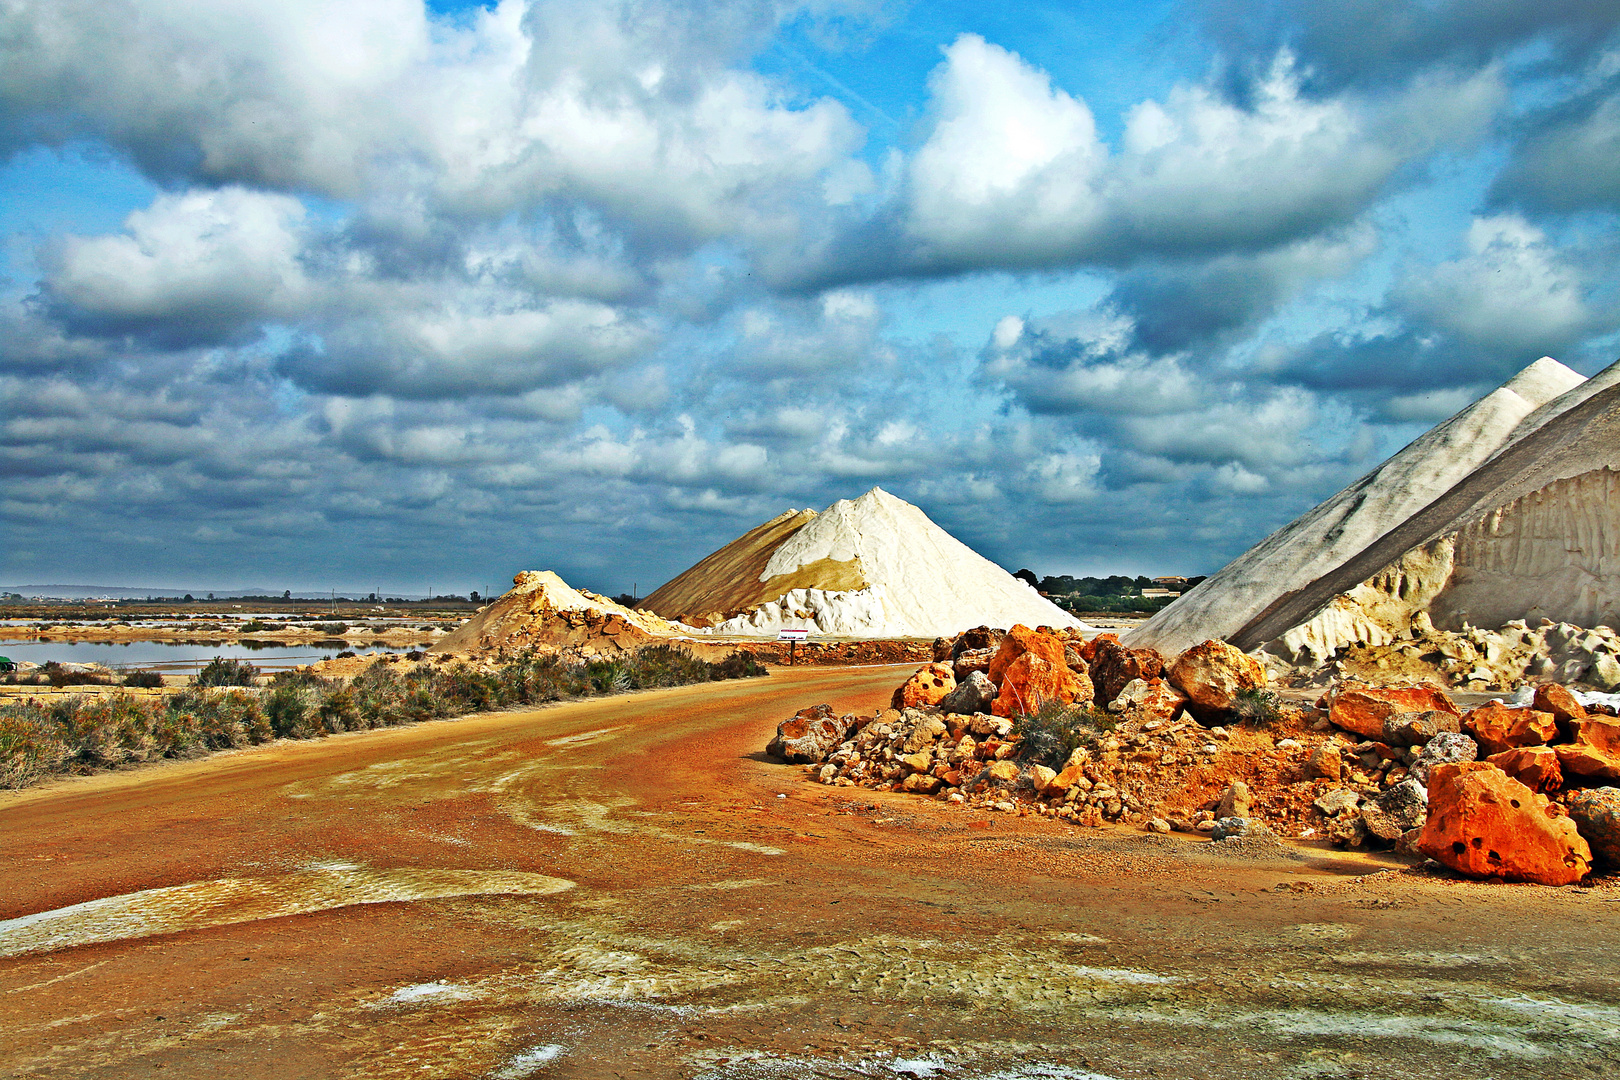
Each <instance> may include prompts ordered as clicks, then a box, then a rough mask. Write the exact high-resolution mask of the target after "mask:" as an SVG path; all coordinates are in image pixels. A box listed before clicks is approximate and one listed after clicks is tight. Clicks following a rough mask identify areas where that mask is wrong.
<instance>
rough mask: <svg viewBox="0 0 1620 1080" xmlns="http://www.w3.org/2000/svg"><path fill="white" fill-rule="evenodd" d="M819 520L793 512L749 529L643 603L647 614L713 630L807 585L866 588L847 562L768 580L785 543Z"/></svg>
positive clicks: (804, 512) (810, 512)
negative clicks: (730, 618) (768, 569)
mask: <svg viewBox="0 0 1620 1080" xmlns="http://www.w3.org/2000/svg"><path fill="white" fill-rule="evenodd" d="M815 519H816V512H815V511H814V510H789V511H787V512H786V513H784V514H778V515H777V516H776V517H774V518H772V519H771V520H769V521H767V522H766V523H765V524H763V525H760V526H758V527H757V528H753V529H749V530H748V531H747V532H746V533H744V534H743V535H741V536H739V537H737V539H735V540H733V541H732V542H731V543H729V544H727V545H726V546H725V547H723V548H721V549H720V550H719V551H716V552H715V553H714V554H713V555H710V556H709V557H708V558H706V559H704V560H703V561H702V562H700V563H698V564H697V565H696V566H694V567H692V568H691V569H690V570H688V571H686V572H685V573H684V574H682V575H681V576H680V577H677V578H675V579H674V580H673V581H670V582H668V583H667V584H665V585H663V586H662V587H660V588H659V589H658V591H657V592H655V593H653V594H652V595H651V596H649V597H647V598H646V599H645V600H643V601H642V604H643V606H644V607H646V608H647V610H649V611H656V612H658V613H659V614H660V615H664V616H666V617H668V618H671V619H678V620H680V621H681V622H683V623H690V624H691V625H693V626H713V625H714V624H715V623H718V622H722V621H724V620H725V619H726V618H727V617H728V616H730V615H734V614H736V613H737V612H740V611H752V610H753V609H754V608H756V607H758V606H759V605H761V604H763V603H765V602H767V601H769V600H775V599H777V598H779V597H781V596H783V595H785V594H786V593H788V592H790V591H792V590H794V589H798V588H804V587H807V586H809V587H816V588H821V589H831V590H852V589H863V588H865V587H866V582H865V580H863V579H862V578H861V576H860V569H859V568H858V567H857V566H856V564H855V562H854V561H853V560H851V561H850V562H848V563H824V564H819V565H812V566H803V567H799V568H797V569H796V570H795V571H794V572H793V573H791V574H788V575H786V576H784V577H770V576H767V575H766V574H765V567H766V564H768V563H769V562H770V560H771V556H772V555H773V554H775V552H776V549H777V548H779V547H781V546H782V544H783V542H784V541H786V540H787V538H788V537H790V536H792V535H793V534H794V533H796V532H798V531H799V530H800V529H802V528H803V527H804V526H806V525H808V524H809V523H810V522H812V521H814V520H815Z"/></svg>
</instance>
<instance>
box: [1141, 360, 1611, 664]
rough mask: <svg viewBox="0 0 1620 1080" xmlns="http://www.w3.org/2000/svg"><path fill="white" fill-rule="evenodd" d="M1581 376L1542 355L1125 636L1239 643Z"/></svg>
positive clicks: (1172, 642)
mask: <svg viewBox="0 0 1620 1080" xmlns="http://www.w3.org/2000/svg"><path fill="white" fill-rule="evenodd" d="M1582 381H1583V380H1582V379H1581V376H1580V375H1578V374H1576V373H1575V372H1573V371H1571V370H1570V369H1569V368H1567V367H1565V366H1564V365H1563V364H1560V363H1559V362H1558V361H1556V360H1554V359H1552V358H1551V357H1542V358H1541V359H1540V360H1537V361H1536V362H1535V363H1533V364H1531V365H1530V366H1529V367H1527V368H1525V369H1524V370H1523V371H1521V372H1519V374H1517V375H1515V376H1514V377H1513V378H1512V379H1510V380H1509V381H1508V382H1506V383H1504V384H1503V385H1502V386H1500V387H1498V388H1497V389H1496V390H1494V391H1492V392H1491V393H1489V394H1487V395H1486V396H1485V397H1483V398H1481V399H1480V400H1479V401H1477V402H1475V403H1474V404H1473V405H1470V406H1469V407H1468V408H1466V409H1464V410H1462V411H1461V412H1459V413H1458V414H1457V415H1455V416H1453V417H1451V419H1449V420H1446V421H1445V422H1444V423H1441V424H1439V425H1437V426H1436V427H1434V428H1433V429H1431V430H1430V431H1428V432H1427V433H1426V434H1424V435H1423V436H1422V437H1420V438H1418V439H1417V440H1416V441H1414V442H1413V443H1412V444H1411V445H1409V446H1407V447H1406V448H1405V449H1404V450H1402V451H1401V452H1400V453H1398V454H1396V455H1395V456H1394V457H1392V458H1390V459H1389V460H1388V461H1386V462H1384V463H1383V464H1382V465H1380V466H1378V468H1376V469H1374V470H1373V471H1372V472H1370V473H1368V474H1367V475H1366V476H1363V477H1362V478H1361V479H1360V480H1357V481H1356V482H1355V483H1353V484H1351V485H1350V486H1349V487H1347V488H1345V489H1344V490H1343V491H1341V492H1339V493H1338V494H1337V495H1335V496H1333V497H1332V498H1331V499H1328V500H1327V501H1326V502H1324V503H1322V504H1321V505H1320V506H1317V507H1316V508H1315V509H1314V510H1311V511H1309V512H1308V513H1306V514H1304V515H1303V516H1301V517H1299V518H1298V519H1296V520H1294V521H1292V522H1290V523H1289V524H1287V525H1284V526H1283V527H1282V528H1281V529H1278V530H1277V531H1276V532H1274V533H1272V534H1271V535H1270V536H1268V537H1266V538H1265V539H1264V540H1262V541H1261V542H1260V543H1258V544H1256V545H1255V546H1254V547H1252V548H1250V549H1249V550H1248V551H1246V552H1244V553H1243V554H1242V555H1240V556H1238V557H1237V558H1236V559H1234V560H1233V561H1232V562H1231V563H1229V564H1227V566H1226V567H1224V568H1223V569H1222V570H1220V571H1219V572H1218V573H1216V574H1214V575H1212V576H1211V577H1210V578H1208V579H1207V580H1205V581H1204V582H1202V583H1201V584H1199V585H1198V587H1197V588H1195V589H1193V590H1192V591H1191V592H1189V593H1188V594H1187V595H1185V596H1183V597H1181V598H1180V599H1179V600H1177V601H1176V602H1175V603H1174V604H1172V605H1170V606H1169V607H1167V608H1165V609H1164V610H1163V611H1161V612H1159V613H1158V614H1157V615H1155V616H1154V617H1153V618H1151V619H1149V620H1148V621H1147V622H1146V623H1144V624H1143V625H1142V626H1140V627H1138V628H1137V629H1135V630H1133V631H1131V632H1130V633H1129V634H1127V635H1126V636H1125V642H1126V643H1127V644H1129V645H1131V646H1132V647H1133V648H1153V649H1157V650H1158V651H1159V652H1161V653H1164V654H1165V655H1167V656H1174V655H1176V654H1177V653H1180V652H1183V651H1185V650H1187V649H1189V648H1191V647H1192V646H1193V645H1196V644H1197V643H1198V642H1200V641H1203V640H1205V639H1208V638H1227V639H1230V638H1232V637H1234V636H1236V635H1237V634H1238V633H1239V631H1241V630H1242V629H1243V628H1244V627H1245V626H1247V625H1248V624H1249V623H1250V622H1251V621H1252V620H1254V619H1255V618H1256V616H1259V615H1260V614H1261V613H1262V612H1264V611H1266V610H1267V608H1268V607H1270V606H1271V605H1273V604H1274V603H1275V602H1277V600H1278V599H1279V598H1280V597H1284V596H1287V595H1288V594H1290V593H1293V592H1295V591H1297V590H1300V589H1303V588H1304V587H1306V586H1307V585H1309V584H1310V583H1312V582H1313V581H1316V580H1317V579H1319V578H1321V577H1322V576H1323V575H1324V574H1327V573H1329V572H1331V571H1333V570H1335V569H1337V568H1338V567H1340V566H1342V565H1343V564H1344V563H1345V562H1347V561H1348V560H1349V559H1351V558H1353V557H1354V556H1356V555H1357V554H1359V553H1360V552H1361V551H1362V550H1363V549H1365V548H1366V547H1367V545H1369V544H1371V543H1372V542H1373V541H1375V540H1377V539H1378V538H1379V537H1381V536H1383V535H1385V534H1386V533H1388V532H1389V531H1390V530H1391V529H1393V528H1395V527H1396V526H1398V525H1400V524H1401V523H1402V522H1404V521H1406V520H1407V519H1408V518H1410V517H1411V516H1412V515H1413V514H1415V513H1417V512H1418V511H1419V510H1421V509H1423V507H1425V506H1427V505H1428V504H1429V503H1430V502H1432V501H1433V500H1434V499H1435V498H1437V497H1439V496H1440V495H1441V494H1443V493H1444V492H1445V491H1446V490H1447V489H1449V488H1450V487H1451V486H1452V485H1454V484H1456V483H1457V482H1458V481H1459V480H1462V479H1463V478H1464V477H1466V476H1467V475H1468V474H1469V473H1471V472H1472V471H1473V470H1474V469H1476V468H1477V467H1478V466H1479V465H1480V464H1482V463H1483V462H1484V461H1485V460H1486V459H1488V458H1489V457H1490V456H1491V455H1492V454H1494V453H1495V452H1496V451H1497V449H1498V448H1500V447H1501V446H1502V445H1503V444H1504V443H1506V442H1508V441H1509V440H1511V439H1512V438H1513V437H1514V435H1515V433H1516V431H1517V429H1518V427H1519V425H1520V424H1521V422H1523V421H1524V420H1525V418H1526V417H1528V416H1531V415H1532V414H1534V413H1535V412H1536V411H1537V410H1538V409H1539V408H1540V407H1542V406H1544V405H1546V404H1547V403H1548V402H1550V401H1553V400H1554V399H1556V398H1558V397H1559V396H1560V395H1562V394H1564V393H1566V392H1567V391H1570V390H1571V389H1572V388H1576V387H1579V386H1580V385H1581V383H1582Z"/></svg>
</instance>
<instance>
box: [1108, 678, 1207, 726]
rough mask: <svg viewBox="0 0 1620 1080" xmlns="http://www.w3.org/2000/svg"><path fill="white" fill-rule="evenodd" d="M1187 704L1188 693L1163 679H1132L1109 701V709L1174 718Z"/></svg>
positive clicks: (1116, 711) (1155, 717)
mask: <svg viewBox="0 0 1620 1080" xmlns="http://www.w3.org/2000/svg"><path fill="white" fill-rule="evenodd" d="M1093 685H1095V684H1093ZM1099 700H1100V699H1099ZM1186 704H1187V695H1186V694H1183V693H1182V692H1181V691H1180V690H1177V689H1176V688H1175V687H1173V686H1171V685H1170V684H1169V683H1167V682H1165V681H1164V680H1163V679H1153V680H1152V681H1148V680H1145V679H1132V680H1131V681H1130V682H1128V683H1126V684H1125V686H1124V688H1123V689H1122V690H1120V692H1119V693H1118V694H1117V695H1116V696H1115V697H1114V698H1113V700H1111V701H1109V702H1108V711H1109V712H1115V713H1122V712H1131V713H1135V714H1136V715H1138V716H1140V717H1143V718H1144V719H1150V720H1172V719H1174V718H1175V715H1176V713H1178V712H1180V711H1181V709H1182V706H1184V705H1186Z"/></svg>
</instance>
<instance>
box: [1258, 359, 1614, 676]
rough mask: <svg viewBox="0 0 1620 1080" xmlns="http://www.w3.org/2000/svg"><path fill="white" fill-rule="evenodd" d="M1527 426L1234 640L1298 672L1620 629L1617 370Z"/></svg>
mask: <svg viewBox="0 0 1620 1080" xmlns="http://www.w3.org/2000/svg"><path fill="white" fill-rule="evenodd" d="M1591 383H1595V384H1597V385H1598V389H1597V390H1596V391H1595V392H1591V391H1589V389H1588V385H1587V384H1583V385H1581V386H1578V387H1576V388H1575V389H1574V390H1571V391H1570V392H1569V393H1567V394H1565V395H1563V396H1562V397H1561V398H1559V399H1557V400H1555V401H1553V402H1552V403H1550V406H1551V407H1549V408H1546V409H1544V410H1541V411H1540V415H1539V416H1533V417H1532V418H1531V420H1532V421H1539V424H1538V425H1537V426H1534V427H1532V426H1531V424H1529V423H1525V424H1521V425H1520V427H1519V429H1518V430H1517V431H1516V432H1515V433H1514V434H1515V437H1514V438H1512V439H1511V440H1510V441H1509V442H1508V443H1507V445H1505V446H1504V447H1503V448H1502V449H1501V450H1499V451H1498V452H1497V453H1496V455H1495V456H1493V457H1492V458H1491V459H1490V460H1489V461H1487V462H1485V463H1484V464H1483V465H1481V466H1480V467H1479V468H1477V469H1475V470H1474V471H1473V472H1471V473H1469V475H1468V476H1466V477H1464V478H1463V479H1462V480H1461V481H1459V482H1458V483H1456V484H1454V485H1453V486H1452V487H1451V488H1449V489H1448V490H1447V491H1446V492H1445V493H1444V494H1442V495H1441V496H1440V497H1438V498H1436V499H1435V500H1434V501H1432V502H1431V503H1429V504H1428V505H1427V506H1425V507H1423V508H1422V509H1421V510H1420V511H1418V512H1417V513H1415V514H1413V515H1412V516H1411V517H1409V518H1408V519H1407V520H1406V521H1404V522H1402V523H1400V524H1399V525H1398V526H1396V527H1395V528H1394V529H1391V530H1390V531H1389V532H1388V533H1386V534H1385V535H1384V536H1382V537H1380V538H1379V539H1378V540H1376V541H1375V542H1373V543H1372V544H1369V545H1368V546H1367V547H1366V548H1365V549H1363V550H1362V551H1361V552H1359V553H1357V554H1356V555H1355V556H1354V557H1353V558H1351V559H1349V560H1347V561H1346V562H1345V563H1344V564H1343V565H1341V566H1339V567H1337V568H1335V569H1334V570H1333V571H1331V572H1329V573H1327V574H1324V575H1322V576H1321V577H1320V578H1318V579H1317V580H1315V581H1312V582H1310V583H1309V584H1308V585H1307V586H1305V587H1304V588H1301V589H1299V590H1297V591H1296V592H1294V593H1292V594H1290V595H1287V596H1284V597H1282V598H1280V599H1279V600H1278V601H1277V602H1276V603H1275V604H1274V605H1273V606H1272V607H1271V608H1270V609H1268V610H1267V611H1266V612H1264V613H1263V614H1262V615H1261V616H1259V617H1257V618H1256V619H1254V620H1253V621H1252V622H1251V623H1250V624H1249V625H1247V626H1245V627H1244V628H1243V629H1241V630H1240V631H1239V632H1238V633H1237V634H1236V635H1235V636H1234V638H1233V643H1234V644H1236V645H1238V646H1240V647H1242V648H1246V649H1253V648H1256V647H1259V646H1261V645H1265V646H1266V647H1267V649H1268V651H1271V652H1273V653H1276V654H1278V655H1280V656H1282V657H1284V658H1286V659H1288V660H1290V661H1291V662H1293V663H1303V662H1307V661H1311V662H1319V661H1321V660H1323V659H1326V658H1327V656H1329V655H1330V654H1331V653H1332V652H1333V651H1334V650H1336V649H1338V648H1340V647H1342V646H1343V645H1346V644H1352V643H1364V644H1368V645H1382V644H1387V643H1388V642H1390V641H1392V640H1394V639H1395V638H1396V637H1400V636H1403V635H1407V634H1409V633H1412V632H1414V630H1416V629H1421V628H1420V627H1419V621H1420V620H1419V617H1420V616H1422V620H1421V621H1422V622H1424V623H1429V622H1430V621H1432V624H1433V625H1434V626H1437V627H1440V628H1442V629H1444V630H1460V629H1462V628H1463V627H1464V626H1465V625H1469V626H1475V627H1485V628H1492V627H1500V626H1504V625H1506V624H1507V623H1508V622H1510V621H1513V620H1521V619H1522V620H1529V621H1531V622H1535V621H1538V620H1541V619H1548V620H1551V621H1553V622H1569V623H1572V624H1574V623H1578V624H1584V625H1587V626H1593V625H1599V624H1607V625H1610V626H1613V625H1614V624H1615V622H1616V621H1617V619H1620V472H1617V467H1620V364H1617V365H1613V366H1611V367H1610V368H1609V369H1607V370H1606V371H1604V372H1601V373H1600V374H1599V375H1598V376H1596V377H1595V378H1593V379H1592V380H1591Z"/></svg>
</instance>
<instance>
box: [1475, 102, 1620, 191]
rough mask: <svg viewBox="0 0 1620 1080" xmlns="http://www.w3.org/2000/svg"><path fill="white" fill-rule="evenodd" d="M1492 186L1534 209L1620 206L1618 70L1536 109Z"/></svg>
mask: <svg viewBox="0 0 1620 1080" xmlns="http://www.w3.org/2000/svg"><path fill="white" fill-rule="evenodd" d="M1524 129H1525V134H1524V136H1523V138H1522V139H1521V140H1520V141H1519V143H1518V145H1517V146H1516V147H1515V148H1514V151H1513V157H1512V159H1511V160H1510V161H1509V162H1508V163H1507V165H1506V166H1505V167H1504V168H1503V170H1502V172H1501V174H1500V175H1499V176H1498V177H1497V178H1496V182H1495V184H1493V185H1492V187H1491V193H1490V197H1491V201H1492V202H1493V203H1495V204H1497V205H1513V206H1519V207H1522V208H1524V209H1526V210H1530V211H1539V212H1544V213H1565V212H1569V211H1579V210H1586V209H1594V210H1608V211H1614V210H1620V75H1616V76H1611V77H1609V78H1607V79H1605V80H1603V81H1602V83H1600V84H1599V85H1598V86H1596V87H1593V88H1591V89H1589V90H1587V91H1586V92H1585V93H1582V94H1579V95H1577V96H1575V97H1573V98H1571V99H1570V100H1568V101H1566V102H1562V103H1560V104H1558V105H1556V106H1554V107H1552V108H1549V109H1546V110H1545V111H1543V112H1541V113H1539V114H1537V115H1536V116H1535V117H1534V118H1533V119H1532V120H1531V121H1529V122H1528V123H1527V124H1525V125H1524Z"/></svg>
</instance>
